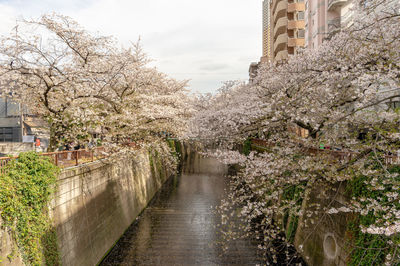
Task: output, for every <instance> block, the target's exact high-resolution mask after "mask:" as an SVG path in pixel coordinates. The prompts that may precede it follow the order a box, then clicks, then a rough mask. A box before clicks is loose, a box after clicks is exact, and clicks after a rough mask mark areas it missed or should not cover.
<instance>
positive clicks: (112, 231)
mask: <svg viewBox="0 0 400 266" xmlns="http://www.w3.org/2000/svg"><path fill="white" fill-rule="evenodd" d="M180 152H181V151H180ZM151 154H152V155H151ZM174 174H175V171H173V170H168V169H167V167H166V166H165V165H164V163H163V159H162V158H161V156H159V155H157V153H156V152H155V153H149V151H148V150H144V149H143V150H138V151H137V152H136V153H135V155H131V156H125V157H121V158H117V159H113V160H101V161H96V162H93V163H89V164H85V165H80V166H77V167H72V168H68V169H64V170H63V171H62V172H61V174H60V175H59V178H58V184H57V185H58V190H57V192H56V194H55V195H54V199H53V201H52V202H51V204H50V209H51V216H52V217H53V220H54V225H55V227H56V229H57V237H58V244H59V251H60V256H61V263H62V265H82V266H83V265H96V264H97V263H99V262H100V261H101V259H102V258H103V257H104V256H105V255H106V254H107V252H108V251H109V250H110V249H111V248H112V247H113V245H114V244H115V243H116V241H117V240H118V239H119V238H120V237H121V236H122V235H123V233H124V232H125V230H126V229H127V228H128V227H129V226H130V225H131V224H132V223H133V222H134V221H135V219H136V217H137V216H138V215H139V214H140V213H141V212H142V211H143V209H144V208H145V207H146V206H147V204H148V203H149V202H150V200H151V199H152V198H153V196H154V195H155V193H156V192H157V191H158V190H159V189H160V188H161V186H162V185H163V183H164V182H165V181H166V180H167V179H168V177H170V176H171V175H174ZM13 250H14V251H16V252H14V255H13V258H12V259H11V258H10V259H8V258H7V256H9V255H10V254H11V253H13V252H12V251H13ZM18 253H19V252H18V248H17V247H16V244H15V241H13V238H12V237H11V235H10V233H9V232H8V230H7V229H6V228H3V229H1V230H0V259H1V262H0V264H1V265H23V262H22V259H21V258H20V257H21V256H20V255H18Z"/></svg>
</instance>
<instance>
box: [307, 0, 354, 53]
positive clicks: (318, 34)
mask: <svg viewBox="0 0 400 266" xmlns="http://www.w3.org/2000/svg"><path fill="white" fill-rule="evenodd" d="M352 7H353V5H352V3H351V0H305V10H306V11H305V12H306V16H305V36H306V38H305V47H307V48H310V49H314V48H318V47H319V46H320V45H321V44H322V42H323V41H324V40H325V39H326V38H329V37H330V36H332V35H333V34H335V33H336V32H337V31H339V30H340V28H343V27H346V26H347V25H349V24H350V23H351V18H352V13H353V11H352V10H351V9H352Z"/></svg>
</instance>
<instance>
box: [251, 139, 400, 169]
mask: <svg viewBox="0 0 400 266" xmlns="http://www.w3.org/2000/svg"><path fill="white" fill-rule="evenodd" d="M251 142H252V144H254V145H256V146H260V147H265V148H272V147H273V146H274V145H273V144H271V143H269V142H267V141H265V140H261V139H252V140H251ZM304 149H305V150H306V151H307V153H310V154H328V155H330V156H331V157H332V158H333V159H336V160H339V161H341V162H348V161H350V160H352V159H354V158H355V157H357V156H358V155H359V154H360V153H359V152H353V151H336V150H331V149H318V148H309V147H304ZM384 163H385V164H386V165H391V164H400V157H399V156H396V155H389V154H385V155H384Z"/></svg>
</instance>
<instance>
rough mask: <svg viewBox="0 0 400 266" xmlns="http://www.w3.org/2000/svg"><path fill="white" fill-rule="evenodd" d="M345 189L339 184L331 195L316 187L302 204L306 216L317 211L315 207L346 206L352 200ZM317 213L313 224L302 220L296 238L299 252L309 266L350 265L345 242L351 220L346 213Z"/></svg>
mask: <svg viewBox="0 0 400 266" xmlns="http://www.w3.org/2000/svg"><path fill="white" fill-rule="evenodd" d="M345 188H346V183H345V182H340V183H336V184H335V185H334V186H332V190H328V191H326V189H322V188H321V187H319V186H318V185H315V186H314V187H313V188H312V190H311V191H309V196H308V197H306V199H305V200H304V201H303V205H302V210H303V213H307V212H311V211H314V210H315V207H314V206H315V204H318V205H321V206H323V207H326V208H327V209H330V208H340V207H342V206H346V203H348V202H349V199H348V198H347V196H346V191H345ZM322 191H325V192H324V193H322ZM318 213H319V214H318V215H315V214H314V216H313V223H312V222H311V220H310V219H308V220H307V222H305V219H304V218H305V217H304V216H303V217H301V218H300V219H299V225H298V227H297V231H296V236H295V246H296V249H297V250H298V251H299V252H300V253H301V254H302V257H303V259H304V260H305V261H306V262H307V264H308V265H310V266H313V265H315V266H319V265H326V266H333V265H347V264H348V263H347V261H348V257H349V255H350V250H349V249H348V247H346V242H345V241H344V239H346V230H347V226H348V223H349V221H350V219H351V216H350V215H349V214H346V213H337V214H326V213H323V214H321V212H318ZM300 246H302V248H300Z"/></svg>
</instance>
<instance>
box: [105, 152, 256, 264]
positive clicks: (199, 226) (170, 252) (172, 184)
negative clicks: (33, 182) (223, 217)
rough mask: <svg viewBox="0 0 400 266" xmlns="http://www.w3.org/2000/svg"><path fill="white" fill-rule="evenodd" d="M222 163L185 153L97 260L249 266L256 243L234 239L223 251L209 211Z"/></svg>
mask: <svg viewBox="0 0 400 266" xmlns="http://www.w3.org/2000/svg"><path fill="white" fill-rule="evenodd" d="M227 171H228V169H227V167H226V166H225V165H222V164H220V163H218V162H217V161H216V160H214V159H211V158H203V157H201V156H199V155H198V154H194V153H193V154H192V155H190V156H189V157H188V158H187V160H186V162H185V164H184V165H183V167H182V174H181V175H180V176H176V177H173V178H171V179H170V180H169V181H167V183H166V184H165V186H164V187H163V188H162V190H161V191H160V192H159V193H158V194H157V195H156V196H155V198H154V199H153V201H152V202H151V204H150V205H149V207H148V208H147V209H146V210H145V211H144V212H143V213H142V215H141V216H140V217H139V219H138V220H137V221H136V222H135V223H134V224H133V225H132V226H131V227H130V228H129V229H128V230H127V232H126V233H125V235H124V236H123V237H122V238H121V239H120V241H119V242H118V243H117V244H116V246H115V248H114V249H113V250H112V251H111V252H110V254H109V255H108V256H107V257H106V259H105V260H104V261H103V262H102V263H101V265H168V264H169V265H224V264H225V265H255V264H258V263H260V261H259V260H258V257H257V249H256V244H254V243H252V242H251V241H249V240H247V241H246V240H239V241H236V242H234V243H232V244H231V247H230V249H229V251H228V252H227V253H223V252H222V251H221V249H220V248H219V247H218V246H217V245H216V242H217V241H218V240H219V239H220V236H219V232H217V229H216V228H215V224H217V223H219V221H220V220H219V216H218V215H216V214H214V213H213V212H212V210H211V207H212V206H216V205H218V204H219V202H220V200H221V199H222V197H224V196H225V192H224V189H226V188H227V180H226V178H225V174H226V173H227Z"/></svg>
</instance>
